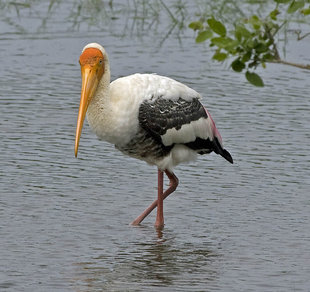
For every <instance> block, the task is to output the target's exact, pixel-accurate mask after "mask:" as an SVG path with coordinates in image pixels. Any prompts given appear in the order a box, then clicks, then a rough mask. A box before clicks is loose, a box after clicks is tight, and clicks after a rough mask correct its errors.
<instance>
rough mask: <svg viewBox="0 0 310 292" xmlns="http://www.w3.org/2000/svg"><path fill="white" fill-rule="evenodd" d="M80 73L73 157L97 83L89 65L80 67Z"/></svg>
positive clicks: (93, 71) (76, 151)
mask: <svg viewBox="0 0 310 292" xmlns="http://www.w3.org/2000/svg"><path fill="white" fill-rule="evenodd" d="M81 73H82V89H81V101H80V108H79V114H78V119H77V125H76V134H75V147H74V153H75V157H77V154H78V149H79V142H80V137H81V132H82V128H83V123H84V120H85V116H86V112H87V108H88V105H89V102H90V101H91V99H92V97H93V96H94V94H95V92H96V89H97V86H98V83H99V80H98V76H97V74H96V70H94V69H93V67H92V66H91V65H89V64H86V65H83V66H81Z"/></svg>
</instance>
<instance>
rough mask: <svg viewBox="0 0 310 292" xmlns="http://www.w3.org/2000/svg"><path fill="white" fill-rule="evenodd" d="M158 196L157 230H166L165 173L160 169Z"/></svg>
mask: <svg viewBox="0 0 310 292" xmlns="http://www.w3.org/2000/svg"><path fill="white" fill-rule="evenodd" d="M157 191H158V196H157V215H156V221H155V228H156V229H163V228H164V225H165V224H164V198H163V195H164V173H163V172H162V171H161V170H160V169H158V190H157Z"/></svg>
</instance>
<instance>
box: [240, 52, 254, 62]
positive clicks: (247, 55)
mask: <svg viewBox="0 0 310 292" xmlns="http://www.w3.org/2000/svg"><path fill="white" fill-rule="evenodd" d="M251 56H252V52H251V51H248V52H247V53H246V54H244V55H243V57H242V59H241V62H243V63H246V62H248V61H250V60H251Z"/></svg>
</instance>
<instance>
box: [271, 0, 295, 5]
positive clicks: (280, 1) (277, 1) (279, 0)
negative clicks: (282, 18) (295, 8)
mask: <svg viewBox="0 0 310 292" xmlns="http://www.w3.org/2000/svg"><path fill="white" fill-rule="evenodd" d="M290 1H291V0H274V2H276V3H279V4H281V3H282V4H283V3H284V4H285V3H288V2H290Z"/></svg>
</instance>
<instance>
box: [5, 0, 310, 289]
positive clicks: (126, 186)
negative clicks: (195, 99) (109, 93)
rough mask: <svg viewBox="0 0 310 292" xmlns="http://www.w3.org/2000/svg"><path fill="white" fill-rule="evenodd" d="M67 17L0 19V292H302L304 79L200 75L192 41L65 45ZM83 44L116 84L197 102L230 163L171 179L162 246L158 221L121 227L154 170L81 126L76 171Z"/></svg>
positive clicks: (203, 160)
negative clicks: (252, 80) (256, 82)
mask: <svg viewBox="0 0 310 292" xmlns="http://www.w3.org/2000/svg"><path fill="white" fill-rule="evenodd" d="M70 3H72V2H70V1H68V2H66V4H64V3H61V4H59V6H58V7H56V8H57V9H58V10H57V11H59V13H53V14H52V16H51V17H49V18H47V19H45V15H48V14H47V12H46V11H47V9H48V2H47V3H45V4H44V5H43V4H40V5H39V4H38V5H36V6H35V8H33V9H30V10H27V9H25V10H22V11H20V13H19V18H16V21H15V22H14V23H13V24H12V21H8V20H7V19H8V18H7V17H9V19H13V18H12V15H14V13H16V12H14V10H10V11H8V12H7V13H8V15H4V14H3V13H2V14H1V19H0V22H1V30H0V36H1V38H0V46H1V51H0V55H1V71H0V72H1V78H0V88H1V93H0V95H1V100H0V103H1V106H0V114H1V119H0V141H1V151H0V161H1V168H0V191H1V196H0V245H1V249H0V290H1V291H309V287H310V278H309V275H310V265H309V262H310V244H309V240H310V229H309V223H310V222H309V214H310V212H309V211H310V201H309V191H310V181H309V177H310V155H309V153H310V143H309V138H310V134H309V133H310V115H309V110H310V101H309V90H308V84H309V78H310V72H309V71H306V70H300V69H295V68H290V67H286V66H281V65H268V67H267V70H264V71H262V72H261V74H262V76H263V77H264V80H265V83H266V86H265V87H264V88H255V87H253V86H251V85H249V84H248V83H246V82H245V80H244V77H243V76H242V75H239V74H237V73H233V72H231V71H230V70H228V69H226V68H225V66H219V65H218V64H217V63H213V62H211V61H208V60H209V57H208V48H207V47H206V46H204V45H201V46H199V45H197V44H195V43H194V41H193V35H192V33H191V32H187V33H185V34H184V35H183V36H182V42H181V43H180V42H179V39H178V38H177V36H173V35H172V36H170V37H169V38H167V39H166V40H165V41H164V42H163V44H162V46H161V47H159V43H160V42H161V38H162V34H161V33H155V34H152V33H149V34H145V33H144V34H142V35H139V29H138V28H141V27H140V26H139V27H138V26H137V28H134V29H132V30H131V31H132V33H129V31H128V30H126V29H125V28H126V25H127V26H130V27H132V26H133V25H132V23H129V24H126V25H125V24H124V25H123V26H122V27H119V26H117V27H115V28H114V29H113V25H111V24H109V25H107V26H106V28H105V29H104V28H102V30H96V29H95V28H94V27H91V26H87V25H84V26H83V25H80V28H79V29H76V28H74V29H72V30H71V31H70V27H71V26H72V22H70V21H68V18H67V14H66V11H67V10H66V7H67V6H68V7H69V6H70V5H71V4H70ZM70 7H71V6H70ZM56 8H54V9H56ZM39 12H42V13H41V14H39ZM44 19H45V21H44ZM125 20H126V19H125ZM118 21H120V20H118ZM127 21H128V19H127ZM163 21H167V23H168V19H165V18H164V20H163ZM44 25H45V26H44ZM135 25H137V24H135ZM139 25H140V24H139ZM167 26H168V24H167ZM122 32H125V33H123V34H122ZM291 37H292V38H293V36H291ZM154 38H155V40H154ZM91 41H97V42H100V43H102V44H103V45H104V46H105V47H106V49H107V51H108V53H109V57H110V63H111V67H112V68H111V69H112V78H113V79H114V78H117V77H119V76H123V75H128V74H130V73H134V72H156V73H158V74H163V75H167V76H170V77H173V78H175V79H177V80H179V81H181V82H184V83H186V84H188V85H190V86H191V87H193V88H194V89H196V90H197V91H199V92H200V93H201V94H202V95H203V103H204V104H205V105H206V106H207V107H208V109H209V111H210V112H211V113H212V115H213V117H214V119H215V121H216V124H217V127H218V129H219V130H220V132H221V134H222V136H223V140H224V144H225V147H226V148H227V149H228V150H229V151H230V152H231V154H232V155H233V157H234V160H235V164H234V165H230V164H229V163H227V162H226V161H225V160H224V159H221V158H220V157H218V156H216V155H215V154H212V155H208V156H203V157H199V160H197V162H195V163H191V164H189V165H182V166H179V167H177V169H176V174H177V176H178V177H179V179H180V186H179V187H178V189H177V191H176V193H175V194H174V195H172V196H171V197H169V199H167V201H165V220H166V221H165V223H166V225H165V228H164V230H163V232H162V234H157V232H156V231H155V229H154V227H153V224H154V220H155V216H154V214H155V213H154V214H152V215H150V216H149V217H148V218H146V219H145V221H144V222H143V224H142V225H141V226H139V227H131V226H129V225H128V223H129V222H131V220H133V219H134V218H135V217H136V216H137V215H138V214H140V212H142V211H143V210H144V208H145V207H146V206H147V205H148V204H149V203H151V202H152V201H153V200H154V198H155V196H156V175H157V173H156V169H155V168H154V167H150V166H148V165H146V164H145V163H143V162H140V161H136V160H134V159H131V158H128V157H125V156H123V155H122V154H120V153H119V152H118V151H117V150H115V149H114V147H113V146H111V145H109V144H107V143H105V142H102V141H98V140H97V139H96V137H95V136H94V134H92V133H91V131H90V129H89V127H88V125H87V123H86V124H85V126H84V129H83V134H82V138H81V143H80V149H79V158H78V159H75V158H74V153H73V147H74V134H75V125H76V117H77V110H78V104H79V94H80V68H79V65H78V57H79V54H80V51H81V49H82V47H83V46H84V45H85V44H86V43H88V42H91ZM309 51H310V42H309V39H308V40H305V41H303V42H300V43H294V42H293V43H292V44H291V45H290V46H289V47H288V48H287V59H290V60H303V62H305V63H310V57H309V53H308V52H309ZM205 55H206V56H205Z"/></svg>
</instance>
